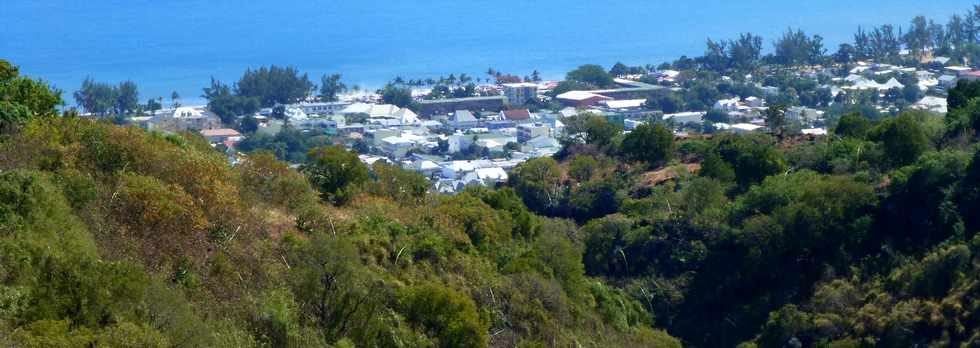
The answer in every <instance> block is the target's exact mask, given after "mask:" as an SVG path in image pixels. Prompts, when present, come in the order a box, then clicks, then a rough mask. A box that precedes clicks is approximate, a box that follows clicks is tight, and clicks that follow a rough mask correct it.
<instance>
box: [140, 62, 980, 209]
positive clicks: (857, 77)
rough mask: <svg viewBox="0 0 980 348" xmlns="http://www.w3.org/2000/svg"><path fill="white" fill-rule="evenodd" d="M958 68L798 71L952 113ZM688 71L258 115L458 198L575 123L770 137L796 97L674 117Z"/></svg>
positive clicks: (802, 121)
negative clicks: (573, 86)
mask: <svg viewBox="0 0 980 348" xmlns="http://www.w3.org/2000/svg"><path fill="white" fill-rule="evenodd" d="M948 62H949V59H946V58H942V57H939V58H935V59H934V61H933V62H932V64H927V65H925V66H929V68H910V67H902V66H896V65H888V64H878V63H870V62H858V63H856V64H853V65H851V66H848V68H847V70H844V71H843V72H844V74H841V70H835V69H832V68H823V67H804V68H798V69H796V70H795V72H794V73H795V74H796V76H797V77H799V78H803V79H809V80H812V81H813V83H815V84H817V85H818V88H819V89H821V90H824V91H827V92H829V93H830V98H832V101H831V102H829V105H833V104H835V103H841V102H844V100H846V99H845V98H848V97H851V96H853V95H859V94H860V95H871V96H872V97H874V98H872V99H873V100H874V103H876V104H875V105H874V106H875V107H876V108H878V109H879V110H880V111H889V110H891V109H894V108H895V107H896V105H894V102H893V101H892V100H891V99H894V98H891V96H893V95H894V94H896V93H899V92H907V91H908V90H909V89H910V88H915V89H917V90H918V91H920V92H921V93H912V94H909V93H905V95H915V96H917V98H919V100H917V101H915V102H914V103H911V105H903V106H902V107H903V108H904V107H909V108H917V109H923V110H929V111H934V112H939V113H944V112H946V99H945V97H944V96H945V90H946V89H948V88H950V87H952V86H954V85H955V84H956V82H957V81H958V80H961V79H967V80H977V79H980V71H975V70H972V69H970V68H967V67H959V66H948V65H947V64H946V63H948ZM683 76H684V75H683V74H682V73H681V72H679V71H674V70H662V71H655V72H651V73H648V74H646V75H643V76H639V75H637V76H620V77H619V78H616V79H615V80H614V82H615V84H616V86H615V87H614V88H610V89H603V90H573V91H568V92H564V93H560V94H557V95H554V94H552V93H549V92H550V91H551V90H552V89H554V88H556V86H558V83H557V82H556V81H544V82H522V83H506V84H495V85H483V86H480V88H482V89H487V92H488V93H484V94H491V95H489V96H479V97H468V98H454V99H453V98H450V99H436V100H428V99H426V95H425V93H423V92H424V91H416V92H415V93H413V97H415V99H416V100H415V103H414V104H413V105H414V106H413V107H412V108H411V109H409V108H405V107H398V106H395V105H390V104H385V103H384V102H382V101H381V100H380V98H379V96H377V95H370V94H367V95H363V94H362V95H360V96H359V97H357V98H347V99H345V100H342V101H335V102H317V101H306V102H302V103H296V104H290V105H282V106H281V109H280V110H284V111H283V112H282V114H279V115H276V117H273V109H272V108H268V109H263V110H262V111H261V112H259V113H257V114H256V115H254V116H253V117H255V119H256V120H258V122H259V128H260V130H259V132H266V133H269V134H274V133H276V132H278V130H279V129H281V128H282V127H283V126H284V125H286V124H288V125H289V126H291V127H293V128H295V129H298V130H299V131H301V132H304V133H307V134H316V135H325V136H329V137H332V138H331V139H332V140H333V141H334V142H335V143H343V144H347V145H348V146H349V147H351V148H354V149H357V150H358V152H359V153H360V158H361V160H362V161H363V162H364V163H366V164H368V165H373V164H374V163H377V162H378V161H381V162H384V163H388V164H392V165H397V166H400V167H402V168H404V169H407V170H412V171H416V172H419V173H421V174H422V175H424V176H426V177H427V178H429V179H430V180H431V181H432V182H433V185H434V187H433V189H434V190H438V191H440V192H449V193H451V192H457V191H459V190H460V189H462V188H463V187H465V186H467V185H496V184H498V183H501V182H504V181H506V180H507V177H508V171H509V170H510V169H512V168H514V167H516V166H517V165H519V164H520V163H522V162H524V161H527V160H528V159H532V158H537V157H545V156H552V155H554V154H555V153H557V152H558V151H559V150H560V148H561V144H560V143H559V139H560V137H561V135H562V132H563V128H564V127H565V122H567V120H568V118H570V117H574V116H577V115H582V114H592V115H597V116H600V117H604V118H605V119H606V120H607V121H609V122H612V123H615V124H619V125H621V126H622V127H623V129H624V131H625V132H630V131H632V130H634V129H635V128H636V127H638V126H640V125H642V124H646V123H652V122H654V123H660V124H664V125H667V126H668V127H671V128H672V129H673V130H674V131H675V133H677V134H679V135H682V134H685V133H687V132H690V131H695V132H733V133H749V132H759V131H766V130H767V129H768V128H767V124H766V120H765V115H766V113H767V110H768V108H769V107H770V105H768V104H769V103H767V99H771V98H777V96H779V95H780V94H781V93H785V92H786V91H782V90H781V89H780V88H777V87H773V86H766V85H763V84H762V83H760V82H759V81H762V80H759V79H753V78H752V77H751V76H746V78H745V79H744V80H745V81H748V82H749V83H752V84H754V86H755V87H756V88H757V89H756V91H759V95H753V96H747V97H744V98H741V97H732V98H722V99H719V100H716V101H714V103H713V104H709V106H708V108H707V109H708V110H706V111H681V112H671V113H664V112H663V111H662V109H663V108H662V107H660V106H658V105H657V103H649V102H648V101H650V100H651V99H653V98H662V97H665V96H666V95H667V94H670V93H674V92H684V90H683V86H684V84H683V83H682V82H683V81H681V80H682V79H684V78H686V77H683ZM641 79H642V80H643V81H646V82H650V83H645V82H640V81H639V80H641ZM722 79H727V80H729V81H730V80H731V79H730V78H728V77H722ZM753 81H754V82H753ZM651 83H655V84H651ZM551 95H553V97H550V96H551ZM889 103H892V104H889ZM527 105H550V106H552V109H550V110H549V109H541V110H534V111H532V110H531V109H528V108H526V106H527ZM824 114H825V110H821V109H817V108H809V107H804V106H792V107H788V108H787V109H786V110H785V119H786V120H787V121H788V122H791V123H792V124H793V125H795V126H796V127H798V128H796V129H795V130H794V131H796V132H799V133H802V134H807V135H814V136H819V135H826V134H827V125H826V123H827V122H826V120H825V119H824ZM132 121H133V122H134V123H137V124H139V125H140V126H143V127H145V128H149V129H163V130H171V131H197V132H200V133H201V134H202V135H203V136H204V137H205V138H206V139H207V140H208V141H209V142H211V143H212V144H214V145H215V146H218V145H219V144H220V145H223V146H225V147H226V148H228V149H234V147H235V145H236V143H238V142H239V141H241V140H242V139H244V136H243V135H242V134H240V133H239V132H238V131H236V130H233V129H228V128H222V127H221V122H220V120H219V119H218V117H217V116H216V115H214V114H213V113H211V112H209V111H208V110H207V109H206V108H204V107H180V108H176V109H171V110H163V111H158V112H156V113H154V114H152V115H151V116H146V117H137V118H133V119H132Z"/></svg>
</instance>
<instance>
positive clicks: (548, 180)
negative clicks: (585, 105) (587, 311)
mask: <svg viewBox="0 0 980 348" xmlns="http://www.w3.org/2000/svg"><path fill="white" fill-rule="evenodd" d="M978 91H980V83H969V82H961V83H960V84H959V85H958V86H957V87H956V88H955V89H953V90H952V91H950V95H951V96H957V97H956V98H953V99H951V100H955V101H954V102H953V103H952V104H951V105H952V107H953V109H952V110H951V112H950V113H949V114H948V115H947V116H945V118H944V117H941V116H936V115H933V114H929V113H924V112H906V113H903V114H901V115H899V116H896V117H890V118H884V119H881V120H870V119H867V118H865V117H864V116H862V115H860V114H858V113H853V114H847V115H845V116H844V117H842V118H841V120H840V121H839V122H838V124H837V126H836V128H835V129H834V133H835V136H832V137H829V138H816V139H811V138H807V137H801V136H795V137H794V136H788V135H783V134H782V133H780V132H778V131H777V129H778V127H774V126H772V125H770V127H771V128H773V135H762V134H759V135H744V136H739V135H730V134H726V135H717V136H715V137H704V138H702V137H698V138H690V139H681V140H678V141H676V142H675V141H673V139H669V138H668V139H669V140H665V139H664V137H665V135H666V134H663V133H664V132H663V131H662V130H658V128H659V127H660V126H659V125H654V126H649V127H646V126H645V127H641V128H637V129H636V130H635V131H634V132H632V133H630V134H627V135H621V134H619V132H618V128H616V127H615V126H613V125H610V124H608V123H606V122H605V121H604V119H603V118H601V117H596V116H588V115H586V116H580V117H579V118H580V119H579V120H570V121H569V122H568V123H567V124H568V127H569V128H568V129H569V130H570V131H571V133H572V134H570V135H568V136H567V137H566V138H565V139H563V143H564V145H565V150H564V151H563V152H562V153H561V154H560V155H561V156H560V158H559V160H555V159H551V158H543V159H536V160H532V161H530V162H527V163H526V164H524V165H522V166H521V167H518V168H517V170H516V171H515V173H514V175H513V177H512V180H511V182H510V186H511V187H512V188H513V189H514V190H515V191H516V192H517V193H518V194H519V195H520V196H521V197H522V199H523V201H524V202H525V203H526V205H527V206H528V207H529V208H530V209H531V210H532V211H533V212H535V213H538V214H542V215H545V216H552V217H566V218H572V219H575V220H576V221H578V222H579V223H581V224H582V227H581V229H580V230H579V235H580V236H581V238H582V240H583V247H584V249H583V264H584V267H585V271H586V274H587V275H588V276H593V277H599V278H602V279H604V280H605V281H606V282H608V283H609V284H613V285H615V286H617V287H619V288H621V289H623V290H624V291H626V292H627V293H628V294H629V295H630V296H631V297H632V298H634V299H635V300H637V301H639V302H640V303H642V304H643V306H644V308H645V309H646V310H648V311H649V312H650V313H652V316H653V318H654V321H653V323H654V324H653V325H654V326H655V327H661V328H665V329H666V330H667V331H668V332H669V333H671V334H672V335H675V336H677V337H679V338H681V339H682V340H683V341H684V342H685V343H686V344H688V345H692V346H700V347H717V346H721V347H725V346H735V345H740V344H741V345H742V346H743V347H755V346H760V347H787V346H789V347H793V346H803V347H809V346H817V347H908V346H922V345H929V346H975V345H977V344H980V335H977V332H978V330H980V321H978V320H977V317H976V313H977V308H980V307H978V306H980V302H977V299H976V295H975V293H976V291H977V289H978V287H977V284H978V279H980V278H978V277H980V269H978V268H977V266H976V265H977V264H980V263H978V260H980V259H978V258H977V256H976V255H977V252H978V251H980V237H978V236H977V234H976V232H977V231H980V220H978V219H977V217H976V216H978V214H980V205H978V203H977V202H980V199H978V197H980V194H978V192H980V191H978V187H980V181H977V179H978V178H980V175H978V173H980V172H978V170H980V151H978V146H977V145H976V140H977V134H978V133H977V131H978V126H980V99H978V98H980V93H978ZM771 110H772V111H771V112H769V113H771V114H772V115H767V116H768V117H769V118H770V120H768V121H769V122H770V123H775V121H773V120H772V118H776V117H777V116H778V114H779V110H778V108H773V109H771ZM668 134H669V133H668Z"/></svg>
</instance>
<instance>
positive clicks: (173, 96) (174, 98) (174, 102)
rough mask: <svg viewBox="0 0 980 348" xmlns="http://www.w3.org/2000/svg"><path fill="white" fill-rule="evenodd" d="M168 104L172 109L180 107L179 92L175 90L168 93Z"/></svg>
mask: <svg viewBox="0 0 980 348" xmlns="http://www.w3.org/2000/svg"><path fill="white" fill-rule="evenodd" d="M170 106H171V107H172V108H174V109H176V108H179V107H180V94H177V91H173V92H171V93H170Z"/></svg>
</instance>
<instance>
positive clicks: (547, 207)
mask: <svg viewBox="0 0 980 348" xmlns="http://www.w3.org/2000/svg"><path fill="white" fill-rule="evenodd" d="M508 185H510V186H511V187H513V188H514V190H515V191H517V193H518V194H519V195H520V196H521V198H523V199H524V204H526V205H527V207H528V209H531V210H532V211H534V212H537V213H540V214H547V213H555V212H556V210H557V209H558V208H559V207H560V206H561V202H562V199H563V193H564V192H563V190H562V185H561V169H560V168H559V167H558V162H556V161H555V160H554V159H553V158H551V157H541V158H535V159H533V160H530V161H527V162H524V164H521V165H520V166H518V167H517V168H515V169H514V171H513V172H512V173H511V176H510V181H509V182H508Z"/></svg>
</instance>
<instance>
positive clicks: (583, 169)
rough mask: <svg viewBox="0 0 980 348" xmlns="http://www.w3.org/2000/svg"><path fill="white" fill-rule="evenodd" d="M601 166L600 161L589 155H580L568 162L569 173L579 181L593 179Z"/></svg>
mask: <svg viewBox="0 0 980 348" xmlns="http://www.w3.org/2000/svg"><path fill="white" fill-rule="evenodd" d="M598 167H599V161H596V159H595V157H592V156H589V155H578V156H575V158H574V159H572V161H571V162H570V163H569V164H568V175H570V176H571V177H572V178H573V179H575V180H577V181H578V182H586V181H589V180H590V179H592V176H593V175H595V173H596V171H597V170H598Z"/></svg>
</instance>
